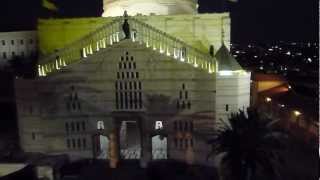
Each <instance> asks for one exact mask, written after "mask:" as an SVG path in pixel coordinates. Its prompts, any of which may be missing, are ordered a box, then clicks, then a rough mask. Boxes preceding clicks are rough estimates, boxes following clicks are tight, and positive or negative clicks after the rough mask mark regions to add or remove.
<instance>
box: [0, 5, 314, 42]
mask: <svg viewBox="0 0 320 180" xmlns="http://www.w3.org/2000/svg"><path fill="white" fill-rule="evenodd" d="M219 1H221V0H199V4H200V9H199V10H200V12H201V13H206V12H208V13H209V12H217V11H221V9H222V8H221V7H222V6H221V3H220V2H219ZM55 2H56V4H57V5H58V6H59V17H83V16H100V15H101V13H102V0H55ZM1 4H2V5H1V6H0V8H1V12H0V31H13V30H28V29H34V28H35V27H36V19H37V17H38V16H42V15H43V14H44V9H42V8H41V0H1ZM228 7H229V9H230V11H231V17H232V42H243V43H246V42H260V43H265V42H277V41H280V40H282V41H290V42H291V41H296V42H299V41H303V42H306V41H312V42H318V39H319V38H318V32H319V26H318V23H319V15H318V7H319V6H318V0H239V2H238V3H236V4H234V3H233V4H229V5H228Z"/></svg>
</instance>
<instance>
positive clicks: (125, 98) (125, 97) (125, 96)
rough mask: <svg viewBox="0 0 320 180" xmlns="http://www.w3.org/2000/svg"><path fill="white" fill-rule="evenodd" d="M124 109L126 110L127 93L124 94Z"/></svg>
mask: <svg viewBox="0 0 320 180" xmlns="http://www.w3.org/2000/svg"><path fill="white" fill-rule="evenodd" d="M124 107H125V109H128V94H127V92H124Z"/></svg>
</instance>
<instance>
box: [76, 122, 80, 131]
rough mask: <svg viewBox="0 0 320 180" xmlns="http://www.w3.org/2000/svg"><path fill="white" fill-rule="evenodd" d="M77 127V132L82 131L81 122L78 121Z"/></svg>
mask: <svg viewBox="0 0 320 180" xmlns="http://www.w3.org/2000/svg"><path fill="white" fill-rule="evenodd" d="M76 127H77V132H79V131H80V124H79V122H76Z"/></svg>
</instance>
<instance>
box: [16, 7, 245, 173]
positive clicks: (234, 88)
mask: <svg viewBox="0 0 320 180" xmlns="http://www.w3.org/2000/svg"><path fill="white" fill-rule="evenodd" d="M106 2H107V1H106ZM150 2H153V1H150ZM179 2H184V1H179ZM186 2H189V1H186ZM192 2H193V1H192ZM126 21H127V22H128V23H129V25H130V32H129V31H126V30H125V28H122V27H124V22H126ZM61 25H62V26H61ZM91 25H92V26H91ZM38 29H39V46H40V52H41V54H42V55H43V56H42V58H40V59H39V64H38V73H39V77H38V78H36V79H34V80H23V79H18V80H16V98H17V109H18V118H19V134H20V140H21V147H22V148H23V149H24V150H25V151H27V152H43V153H48V154H57V153H67V154H69V155H70V157H71V158H72V159H81V158H101V157H102V154H103V157H105V158H107V159H110V165H111V166H112V167H116V165H117V162H118V161H119V160H121V159H139V160H140V161H141V165H142V166H146V165H147V162H149V161H152V160H153V159H176V160H182V161H185V162H187V163H190V164H191V163H202V164H205V163H207V160H206V157H207V154H208V152H209V150H210V147H209V146H208V145H207V144H206V138H207V135H208V133H209V132H212V131H213V130H214V128H215V127H216V122H217V119H226V118H227V116H228V115H229V114H230V113H231V112H235V111H237V110H238V109H242V108H245V107H247V106H249V99H250V98H249V97H250V88H249V84H250V73H248V72H245V71H244V70H243V69H242V68H241V67H240V66H239V64H238V63H237V62H236V60H235V59H233V58H232V57H231V55H230V54H229V52H228V47H229V42H230V19H229V15H228V14H227V13H222V14H204V15H201V14H199V15H198V14H197V15H192V13H190V12H189V13H188V14H187V15H184V16H180V15H168V14H167V15H164V16H134V17H124V18H119V17H118V18H116V17H109V18H96V19H94V18H88V19H74V20H71V19H60V20H41V21H39V28H38ZM73 31H74V33H72V32H73ZM125 33H127V35H128V33H130V34H129V37H128V39H125V36H124V34H125ZM53 38H54V39H53ZM210 46H212V47H211V48H210ZM210 49H211V50H210ZM209 52H211V55H210V53H209ZM102 144H103V145H102ZM102 146H103V147H104V149H102ZM164 146H166V147H164ZM106 152H107V154H105V153H106Z"/></svg>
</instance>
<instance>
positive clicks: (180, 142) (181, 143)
mask: <svg viewBox="0 0 320 180" xmlns="http://www.w3.org/2000/svg"><path fill="white" fill-rule="evenodd" d="M179 148H180V149H182V148H183V139H179Z"/></svg>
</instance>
